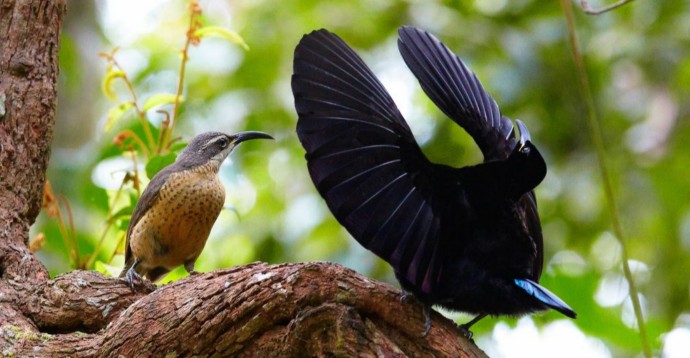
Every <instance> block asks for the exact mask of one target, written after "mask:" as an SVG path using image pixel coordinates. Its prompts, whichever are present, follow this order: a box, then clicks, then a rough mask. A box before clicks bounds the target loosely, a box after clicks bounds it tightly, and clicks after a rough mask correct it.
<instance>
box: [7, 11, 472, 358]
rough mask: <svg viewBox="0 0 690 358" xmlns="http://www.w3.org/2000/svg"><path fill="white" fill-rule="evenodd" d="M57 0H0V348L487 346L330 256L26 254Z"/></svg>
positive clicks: (60, 352) (47, 135)
mask: <svg viewBox="0 0 690 358" xmlns="http://www.w3.org/2000/svg"><path fill="white" fill-rule="evenodd" d="M65 10H66V1H65V0H49V1H39V0H0V228H1V229H0V352H2V355H3V356H19V357H25V356H46V357H54V356H84V357H109V356H125V357H129V356H142V355H151V356H166V357H167V356H192V355H196V356H247V357H254V356H260V357H263V356H285V357H291V356H294V357H304V356H386V357H390V356H393V357H394V356H459V357H482V356H484V353H483V352H482V351H481V350H479V349H478V348H477V347H476V346H475V345H474V344H473V343H471V342H470V341H468V340H466V339H465V338H464V337H462V336H461V335H460V334H459V331H458V330H457V329H456V327H455V325H454V324H453V322H451V321H449V320H447V319H445V318H443V317H442V316H441V315H439V314H437V313H434V314H433V315H432V326H431V330H430V332H429V334H428V335H426V336H422V332H423V331H424V316H423V311H422V306H421V305H420V304H419V303H416V302H415V301H414V300H410V301H405V302H401V300H400V291H399V290H397V289H394V288H392V287H390V286H388V285H385V284H382V283H378V282H375V281H372V280H370V279H367V278H366V277H363V276H361V275H359V274H357V273H355V272H354V271H352V270H349V269H346V268H344V267H342V266H339V265H335V264H329V263H297V264H284V265H267V264H264V263H255V264H251V265H247V266H242V267H234V268H230V269H225V270H219V271H214V272H211V273H207V274H202V275H195V276H192V277H188V278H185V279H182V280H179V281H177V282H175V283H172V284H168V285H165V286H163V287H159V288H156V287H155V286H153V285H151V284H147V285H144V286H141V287H138V288H137V289H136V290H132V289H130V288H129V287H128V286H127V285H126V284H125V283H124V282H122V281H120V280H119V279H115V278H109V277H105V276H103V275H101V274H99V273H97V272H93V271H72V272H69V273H66V274H64V275H60V276H58V277H56V278H55V279H52V280H49V277H48V273H47V271H46V269H45V267H44V266H43V265H42V264H41V263H40V262H39V261H38V260H37V259H36V258H35V257H34V256H33V254H31V252H29V249H28V233H29V227H30V225H31V224H33V222H34V220H35V219H36V216H37V215H38V212H39V210H40V206H41V199H42V193H43V185H44V182H45V172H46V166H47V163H48V159H49V155H50V144H51V141H52V138H53V125H54V116H55V106H56V83H57V81H56V80H57V73H58V58H57V56H58V48H59V34H60V25H61V21H62V18H63V16H64V14H65Z"/></svg>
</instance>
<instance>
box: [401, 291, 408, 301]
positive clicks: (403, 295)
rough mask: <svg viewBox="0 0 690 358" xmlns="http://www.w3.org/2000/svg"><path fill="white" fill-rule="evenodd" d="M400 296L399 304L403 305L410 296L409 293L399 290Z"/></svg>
mask: <svg viewBox="0 0 690 358" xmlns="http://www.w3.org/2000/svg"><path fill="white" fill-rule="evenodd" d="M401 291H402V294H400V303H405V301H407V297H409V296H410V293H409V292H407V291H405V289H401Z"/></svg>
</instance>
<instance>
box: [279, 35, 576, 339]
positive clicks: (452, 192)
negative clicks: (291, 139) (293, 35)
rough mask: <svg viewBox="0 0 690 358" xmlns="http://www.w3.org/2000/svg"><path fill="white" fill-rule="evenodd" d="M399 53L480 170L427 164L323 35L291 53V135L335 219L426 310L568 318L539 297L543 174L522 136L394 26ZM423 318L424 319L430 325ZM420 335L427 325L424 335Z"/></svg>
mask: <svg viewBox="0 0 690 358" xmlns="http://www.w3.org/2000/svg"><path fill="white" fill-rule="evenodd" d="M399 35H400V39H399V41H398V46H399V49H400V52H401V54H402V56H403V59H404V60H405V62H406V63H407V65H408V67H409V68H410V70H411V71H412V73H413V74H414V75H415V76H416V77H417V79H418V80H419V82H420V84H421V86H422V88H423V90H424V92H426V94H427V95H428V96H429V98H430V99H431V100H432V101H433V102H434V103H435V104H436V105H437V106H438V107H439V108H440V109H441V110H442V111H443V112H444V113H445V114H446V115H448V116H449V117H450V118H451V119H452V120H453V121H455V122H456V123H457V124H458V125H460V126H461V127H462V128H464V129H465V130H466V131H467V132H468V133H469V134H470V135H471V136H472V138H473V139H474V141H475V142H476V143H477V145H478V146H479V148H480V149H481V151H482V153H483V155H484V162H483V163H481V164H478V165H474V166H466V167H462V168H453V167H449V166H446V165H440V164H435V163H431V162H430V161H429V160H428V159H427V158H426V157H425V156H424V154H423V153H422V151H421V149H420V148H419V146H418V145H417V143H416V141H415V139H414V136H413V135H412V132H411V131H410V128H409V127H408V125H407V123H406V122H405V120H404V118H403V117H402V115H401V114H400V112H399V111H398V109H397V107H396V105H395V103H394V102H393V100H392V99H391V97H390V96H389V94H388V93H387V91H386V89H385V88H384V87H383V85H382V84H381V83H380V82H379V81H378V79H377V78H376V77H375V76H374V74H373V73H372V72H371V70H370V69H369V68H368V67H367V66H366V64H365V63H364V62H363V61H362V60H361V58H360V57H359V56H358V55H357V54H356V53H355V52H354V51H353V50H352V49H351V48H350V47H349V46H348V45H347V44H346V43H345V42H344V41H343V40H341V39H340V38H339V37H338V36H336V35H335V34H332V33H330V32H328V31H326V30H318V31H314V32H312V33H310V34H308V35H305V36H304V37H303V38H302V40H301V41H300V43H299V44H298V45H297V48H296V49H295V59H294V74H293V76H292V91H293V94H294V97H295V106H296V109H297V113H298V115H299V120H298V122H297V134H298V136H299V139H300V141H301V143H302V145H303V146H304V148H305V150H306V159H307V164H308V168H309V173H310V175H311V178H312V180H313V182H314V184H315V186H316V188H317V189H318V191H319V193H320V194H321V195H322V196H323V197H324V199H325V201H326V203H327V204H328V207H329V208H330V210H331V211H332V212H333V215H334V216H335V218H336V219H337V220H338V221H339V222H340V223H341V224H342V225H343V226H344V227H345V228H346V229H347V230H348V231H349V232H350V234H351V235H352V236H353V237H354V238H355V239H356V240H357V241H358V242H359V243H361V244H362V245H363V246H364V247H366V248H368V249H369V250H371V251H373V252H374V253H375V254H377V255H378V256H380V257H381V258H383V259H384V260H386V261H387V262H389V263H390V264H391V266H392V267H393V268H394V270H395V273H396V276H397V278H398V280H399V281H400V284H401V286H402V287H403V288H404V289H405V290H406V291H409V292H412V293H413V294H414V295H415V296H416V297H417V298H418V299H419V300H420V301H422V302H423V303H424V304H425V305H426V307H429V306H431V305H439V306H442V307H445V308H448V309H451V310H457V311H463V312H469V313H474V314H477V315H478V316H477V318H476V319H475V320H472V321H471V322H469V323H468V324H466V325H465V326H464V327H465V328H469V326H470V325H471V324H473V323H475V322H476V321H477V320H479V319H481V318H482V317H484V316H486V315H520V314H525V313H531V312H535V311H541V310H546V309H548V308H552V309H555V310H558V311H559V312H561V313H563V314H565V315H566V316H569V317H573V318H574V317H575V312H574V311H573V310H572V309H570V307H568V306H567V305H566V304H565V303H564V302H563V301H561V300H560V299H558V297H556V296H555V295H553V294H552V293H550V292H549V291H548V290H546V289H545V288H543V287H541V286H539V285H538V284H537V282H538V281H539V277H540V276H541V271H542V263H543V246H542V233H541V224H540V222H539V215H538V213H537V204H536V198H535V196H534V192H533V191H532V190H533V189H534V188H535V187H536V186H537V185H538V184H539V183H540V182H541V181H542V180H543V178H544V176H545V175H546V164H545V162H544V159H543V158H542V156H541V155H540V154H539V151H538V150H537V148H536V147H535V146H534V144H532V142H531V140H530V136H529V132H528V131H527V128H526V127H525V126H524V124H523V123H522V122H521V121H519V120H518V121H517V125H518V129H519V131H520V140H517V139H516V138H515V131H514V128H513V123H512V121H511V120H510V119H509V118H507V117H505V116H502V115H501V113H500V111H499V109H498V106H497V105H496V102H495V101H494V100H493V99H492V98H491V97H490V96H489V95H488V94H487V93H486V91H485V90H484V88H483V87H482V85H481V83H480V82H479V80H478V79H477V77H476V76H475V75H474V74H473V73H472V72H471V71H470V70H469V69H468V68H467V67H466V66H465V65H464V64H463V63H462V61H461V60H460V59H459V58H458V57H457V56H455V55H454V54H453V53H452V52H451V51H450V50H449V49H448V48H447V47H446V46H445V45H443V44H442V43H441V42H440V41H439V40H438V39H436V38H435V37H433V36H432V35H430V34H428V33H426V32H425V31H422V30H419V29H416V28H413V27H402V28H401V29H400V30H399ZM427 318H428V317H427ZM427 329H428V325H427Z"/></svg>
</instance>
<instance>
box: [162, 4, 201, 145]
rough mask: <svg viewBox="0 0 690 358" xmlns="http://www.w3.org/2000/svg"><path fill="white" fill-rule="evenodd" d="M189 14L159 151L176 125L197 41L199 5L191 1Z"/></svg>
mask: <svg viewBox="0 0 690 358" xmlns="http://www.w3.org/2000/svg"><path fill="white" fill-rule="evenodd" d="M189 12H190V14H189V28H188V29H187V38H186V40H185V43H184V48H182V51H181V55H182V60H181V61H180V73H179V78H178V80H177V92H176V94H175V102H173V109H172V114H171V117H170V126H169V127H168V128H167V130H166V131H165V133H164V134H163V136H162V138H163V139H164V142H162V143H161V146H160V148H161V149H162V148H167V147H168V145H167V142H168V141H169V138H170V136H171V135H172V132H173V130H174V129H175V124H176V123H177V111H178V108H179V107H180V98H181V97H182V90H183V88H184V75H185V71H186V69H187V61H188V60H189V46H191V45H192V44H194V42H195V39H197V37H196V36H194V32H195V31H196V29H197V27H198V26H199V16H200V15H201V7H199V4H198V3H197V2H196V1H192V2H191V3H190V4H189ZM196 41H198V40H196ZM158 154H160V153H158Z"/></svg>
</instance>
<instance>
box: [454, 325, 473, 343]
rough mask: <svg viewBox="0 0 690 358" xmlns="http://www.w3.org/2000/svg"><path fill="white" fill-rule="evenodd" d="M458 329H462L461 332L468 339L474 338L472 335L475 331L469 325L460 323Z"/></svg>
mask: <svg viewBox="0 0 690 358" xmlns="http://www.w3.org/2000/svg"><path fill="white" fill-rule="evenodd" d="M458 329H459V330H460V333H462V335H463V336H465V338H467V340H469V341H471V340H472V336H473V335H474V333H472V331H470V327H469V326H467V325H466V324H459V325H458Z"/></svg>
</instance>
